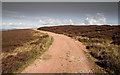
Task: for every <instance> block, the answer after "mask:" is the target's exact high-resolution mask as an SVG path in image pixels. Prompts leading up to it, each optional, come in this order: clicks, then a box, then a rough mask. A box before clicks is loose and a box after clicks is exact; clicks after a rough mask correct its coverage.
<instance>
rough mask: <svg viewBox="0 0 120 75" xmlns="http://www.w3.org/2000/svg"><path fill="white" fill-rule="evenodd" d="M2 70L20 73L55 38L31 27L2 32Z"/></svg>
mask: <svg viewBox="0 0 120 75" xmlns="http://www.w3.org/2000/svg"><path fill="white" fill-rule="evenodd" d="M2 38H3V39H2V72H3V73H18V72H21V71H22V70H23V69H24V68H25V67H27V66H28V65H29V64H30V63H32V62H33V61H34V60H35V59H36V58H38V57H39V56H40V55H41V54H42V53H43V52H45V51H46V50H47V49H48V48H49V46H50V45H51V44H52V41H53V38H52V37H50V36H48V35H47V34H44V33H40V32H38V31H34V30H31V29H24V30H9V31H3V32H2Z"/></svg>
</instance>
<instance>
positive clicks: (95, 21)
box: [85, 13, 106, 25]
mask: <svg viewBox="0 0 120 75" xmlns="http://www.w3.org/2000/svg"><path fill="white" fill-rule="evenodd" d="M85 24H88V25H104V24H106V18H105V16H104V15H103V14H102V13H97V15H96V16H90V15H89V16H87V17H86V19H85Z"/></svg>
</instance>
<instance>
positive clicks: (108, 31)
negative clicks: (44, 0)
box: [38, 25, 120, 74]
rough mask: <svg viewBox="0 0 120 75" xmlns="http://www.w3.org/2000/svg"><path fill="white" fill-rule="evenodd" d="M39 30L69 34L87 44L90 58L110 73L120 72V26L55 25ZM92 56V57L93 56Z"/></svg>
mask: <svg viewBox="0 0 120 75" xmlns="http://www.w3.org/2000/svg"><path fill="white" fill-rule="evenodd" d="M38 30H44V31H50V32H54V33H58V34H64V35H67V36H69V37H71V38H73V39H76V40H78V41H80V42H82V43H83V44H84V45H86V49H88V50H89V54H90V58H91V59H92V61H93V62H94V63H95V64H96V65H98V66H99V67H100V69H102V70H104V71H106V72H107V73H109V74H118V73H119V72H120V50H119V48H120V31H119V30H120V26H119V25H118V26H114V25H113V26H109V25H102V26H97V25H90V26H72V25H68V26H53V27H41V28H38ZM91 56H92V57H91Z"/></svg>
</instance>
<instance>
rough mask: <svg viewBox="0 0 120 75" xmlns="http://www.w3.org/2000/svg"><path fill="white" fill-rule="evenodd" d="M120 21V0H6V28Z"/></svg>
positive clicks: (115, 22)
mask: <svg viewBox="0 0 120 75" xmlns="http://www.w3.org/2000/svg"><path fill="white" fill-rule="evenodd" d="M56 25H118V3H117V2H3V3H2V29H24V28H38V27H43V26H56Z"/></svg>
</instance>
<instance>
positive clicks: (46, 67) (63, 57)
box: [22, 31, 92, 73]
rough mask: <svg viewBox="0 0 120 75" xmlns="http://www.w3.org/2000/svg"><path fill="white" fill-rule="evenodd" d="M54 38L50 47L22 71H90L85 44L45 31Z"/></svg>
mask: <svg viewBox="0 0 120 75" xmlns="http://www.w3.org/2000/svg"><path fill="white" fill-rule="evenodd" d="M41 32H44V33H48V34H49V35H50V36H52V37H53V38H54V42H53V44H52V45H51V47H50V48H49V49H48V50H47V51H46V52H45V53H44V54H43V55H42V56H41V57H39V58H38V59H36V60H35V62H34V63H33V64H31V65H29V66H28V67H27V68H26V69H25V70H23V72H22V73H89V72H90V73H92V70H91V67H90V63H89V61H88V59H87V57H86V55H85V54H84V51H87V50H86V49H85V46H84V45H82V44H81V43H80V42H78V41H75V40H74V39H72V38H70V37H67V36H65V35H60V34H55V33H52V32H45V31H41Z"/></svg>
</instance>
